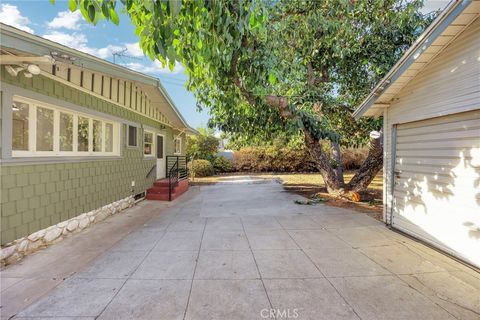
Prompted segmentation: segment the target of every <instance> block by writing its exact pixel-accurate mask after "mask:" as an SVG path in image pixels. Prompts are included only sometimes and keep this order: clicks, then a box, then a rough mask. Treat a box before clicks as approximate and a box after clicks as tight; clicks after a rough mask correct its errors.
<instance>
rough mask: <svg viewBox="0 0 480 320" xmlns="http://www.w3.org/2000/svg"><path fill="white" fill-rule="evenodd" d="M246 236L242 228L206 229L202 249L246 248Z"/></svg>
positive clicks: (247, 247)
mask: <svg viewBox="0 0 480 320" xmlns="http://www.w3.org/2000/svg"><path fill="white" fill-rule="evenodd" d="M248 249H249V246H248V241H247V237H246V236H245V233H244V232H243V230H241V231H235V230H206V231H205V233H204V235H203V241H202V250H248Z"/></svg>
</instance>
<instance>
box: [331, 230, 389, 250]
mask: <svg viewBox="0 0 480 320" xmlns="http://www.w3.org/2000/svg"><path fill="white" fill-rule="evenodd" d="M330 231H331V232H332V233H334V234H335V235H337V236H338V237H339V238H340V239H342V240H344V241H345V242H347V243H348V244H349V245H350V246H352V247H353V248H362V247H376V246H386V245H391V244H395V240H394V238H393V237H390V236H388V235H386V234H383V233H379V232H376V230H375V228H373V227H357V228H336V229H330Z"/></svg>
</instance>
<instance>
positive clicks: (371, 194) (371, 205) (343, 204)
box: [283, 183, 383, 221]
mask: <svg viewBox="0 0 480 320" xmlns="http://www.w3.org/2000/svg"><path fill="white" fill-rule="evenodd" d="M283 187H284V189H285V190H286V191H288V192H292V193H295V194H299V195H301V196H303V197H306V198H311V197H313V196H316V198H321V199H325V200H326V201H325V202H322V203H323V204H325V205H327V206H332V207H338V208H346V209H351V210H355V211H358V212H363V213H366V214H367V215H369V216H371V217H372V218H375V219H377V220H379V221H382V219H383V204H382V197H383V195H382V191H381V190H376V189H369V190H367V191H366V192H362V193H361V198H362V201H361V202H353V201H348V200H346V199H343V198H338V197H336V196H333V195H331V194H329V193H327V190H326V188H325V187H321V186H318V185H305V184H300V185H295V184H285V183H284V185H283Z"/></svg>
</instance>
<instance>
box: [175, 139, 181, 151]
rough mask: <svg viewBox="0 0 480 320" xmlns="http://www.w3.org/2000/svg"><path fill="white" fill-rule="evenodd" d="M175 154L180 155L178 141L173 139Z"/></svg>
mask: <svg viewBox="0 0 480 320" xmlns="http://www.w3.org/2000/svg"><path fill="white" fill-rule="evenodd" d="M175 153H180V139H175Z"/></svg>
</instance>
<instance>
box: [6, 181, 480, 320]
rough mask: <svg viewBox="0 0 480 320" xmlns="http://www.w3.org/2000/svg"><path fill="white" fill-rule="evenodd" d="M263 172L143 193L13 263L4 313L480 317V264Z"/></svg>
mask: <svg viewBox="0 0 480 320" xmlns="http://www.w3.org/2000/svg"><path fill="white" fill-rule="evenodd" d="M298 198H300V197H299V196H296V195H292V194H290V193H287V192H285V191H284V190H283V188H282V186H281V185H280V184H278V183H276V182H274V181H256V180H254V179H251V178H250V177H236V178H233V179H230V178H226V179H225V183H222V184H216V185H212V186H202V187H193V188H191V190H190V191H189V192H188V193H187V194H185V195H184V196H183V197H181V198H180V199H178V200H176V201H175V202H173V203H171V204H165V203H160V202H150V201H144V202H142V203H141V204H140V205H139V206H136V207H134V208H132V209H129V210H128V211H127V212H125V213H122V214H119V215H118V216H114V217H112V218H110V219H107V220H106V221H104V222H102V223H100V224H98V225H96V226H93V227H92V228H90V229H88V231H86V232H83V233H80V234H77V235H75V236H73V237H70V238H68V239H67V240H65V241H63V242H61V243H59V244H56V245H54V246H52V247H50V248H48V249H46V250H43V251H41V252H38V253H36V254H34V255H32V256H30V257H28V258H26V259H25V260H24V261H23V262H22V263H21V264H17V265H13V266H11V267H8V268H6V269H5V270H3V271H2V274H1V276H2V301H1V303H2V309H1V312H2V314H1V315H2V319H4V318H5V319H6V318H9V317H11V316H14V315H16V316H15V319H28V318H34V319H49V318H52V319H59V318H61V319H77V318H78V319H168V320H170V319H199V320H205V319H248V320H250V319H274V318H275V317H276V319H329V320H330V319H432V320H433V319H435V320H440V319H476V320H478V319H479V317H480V274H479V273H477V272H475V271H473V270H471V269H469V268H467V267H465V266H464V265H462V264H460V263H458V262H456V261H454V260H452V259H450V258H448V257H446V256H444V255H442V254H440V253H438V252H436V251H434V250H431V249H429V248H428V247H426V246H423V245H422V244H420V243H418V242H415V241H413V240H411V239H409V238H406V237H404V236H402V235H400V234H398V233H395V232H393V231H390V230H388V229H387V228H385V227H384V226H383V224H381V223H379V222H377V221H375V220H373V219H372V218H370V217H368V216H366V215H364V214H361V213H356V212H352V211H348V210H344V209H337V208H332V207H328V206H323V205H317V206H301V205H296V204H294V202H293V201H294V200H295V199H298Z"/></svg>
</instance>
